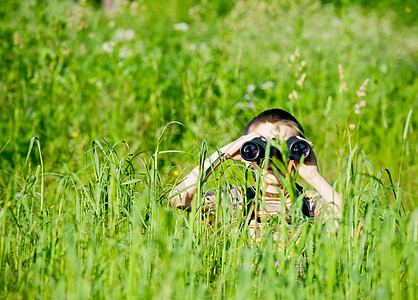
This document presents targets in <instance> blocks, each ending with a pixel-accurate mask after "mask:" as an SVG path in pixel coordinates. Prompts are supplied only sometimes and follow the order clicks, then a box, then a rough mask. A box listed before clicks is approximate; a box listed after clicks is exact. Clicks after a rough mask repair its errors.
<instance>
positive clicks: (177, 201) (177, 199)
mask: <svg viewBox="0 0 418 300" xmlns="http://www.w3.org/2000/svg"><path fill="white" fill-rule="evenodd" d="M170 202H171V205H173V206H174V207H176V208H179V209H181V208H182V203H181V201H180V197H179V196H178V195H176V196H174V197H172V198H171V200H170Z"/></svg>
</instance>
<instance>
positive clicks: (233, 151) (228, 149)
mask: <svg viewBox="0 0 418 300" xmlns="http://www.w3.org/2000/svg"><path fill="white" fill-rule="evenodd" d="M257 137H259V138H263V136H261V135H260V134H258V133H249V134H247V135H243V136H241V137H239V138H238V139H236V140H235V141H233V142H232V143H230V144H229V145H227V146H225V147H223V148H222V149H221V151H222V153H224V154H225V159H229V158H232V159H233V160H235V161H240V162H243V163H246V164H248V161H246V160H244V159H243V158H242V157H241V153H240V149H241V146H242V144H244V143H245V142H248V141H251V140H252V139H254V138H257Z"/></svg>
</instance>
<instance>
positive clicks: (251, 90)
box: [247, 84, 257, 94]
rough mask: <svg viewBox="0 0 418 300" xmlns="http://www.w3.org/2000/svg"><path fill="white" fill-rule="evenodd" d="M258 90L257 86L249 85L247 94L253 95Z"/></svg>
mask: <svg viewBox="0 0 418 300" xmlns="http://www.w3.org/2000/svg"><path fill="white" fill-rule="evenodd" d="M256 89H257V86H256V85H255V84H249V85H248V86H247V93H249V94H252V93H254V91H255V90H256Z"/></svg>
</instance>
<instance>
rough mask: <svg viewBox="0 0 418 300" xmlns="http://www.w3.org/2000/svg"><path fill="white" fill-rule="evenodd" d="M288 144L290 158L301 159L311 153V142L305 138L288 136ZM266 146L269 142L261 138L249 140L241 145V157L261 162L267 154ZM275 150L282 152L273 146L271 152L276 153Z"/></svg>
mask: <svg viewBox="0 0 418 300" xmlns="http://www.w3.org/2000/svg"><path fill="white" fill-rule="evenodd" d="M286 145H287V151H288V152H289V157H290V159H295V160H299V159H301V158H302V156H305V157H308V156H309V154H310V153H311V146H310V145H309V143H308V142H307V141H306V140H304V139H300V138H297V137H296V136H291V137H290V138H288V139H287V140H286ZM266 146H267V142H266V141H263V140H262V139H260V138H254V139H252V140H251V141H247V142H245V143H244V144H242V145H241V148H240V153H241V157H242V158H243V159H245V160H246V161H257V162H259V161H260V160H261V159H263V158H264V156H265V154H266ZM274 152H276V153H278V154H280V151H279V150H278V149H277V148H275V147H271V148H270V154H272V155H274V154H275V153H274Z"/></svg>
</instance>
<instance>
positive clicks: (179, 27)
mask: <svg viewBox="0 0 418 300" xmlns="http://www.w3.org/2000/svg"><path fill="white" fill-rule="evenodd" d="M174 30H176V31H183V32H186V31H187V30H189V25H187V23H177V24H174Z"/></svg>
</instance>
